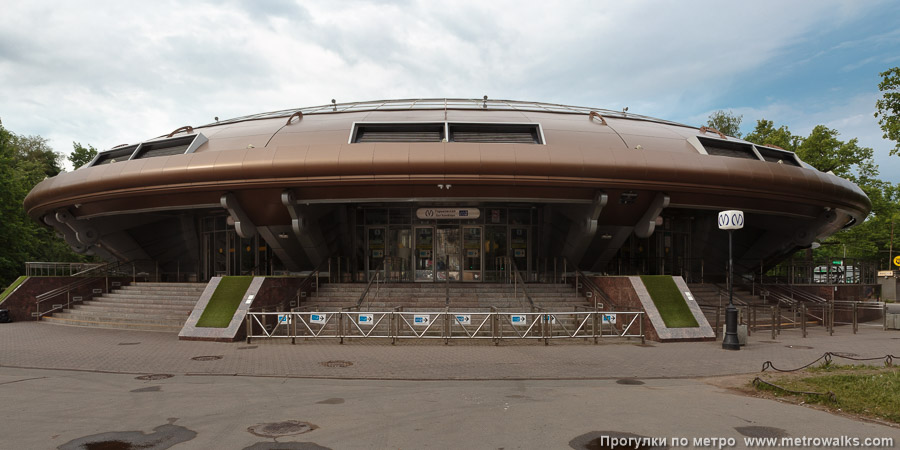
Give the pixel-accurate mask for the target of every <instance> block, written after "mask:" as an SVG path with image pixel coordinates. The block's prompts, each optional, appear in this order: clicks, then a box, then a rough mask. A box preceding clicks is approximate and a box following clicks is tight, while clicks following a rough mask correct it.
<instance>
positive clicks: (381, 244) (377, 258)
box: [366, 227, 387, 279]
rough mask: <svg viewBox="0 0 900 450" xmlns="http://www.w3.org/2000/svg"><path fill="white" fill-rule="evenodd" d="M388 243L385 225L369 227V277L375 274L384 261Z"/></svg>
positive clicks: (367, 248) (367, 263) (367, 264)
mask: <svg viewBox="0 0 900 450" xmlns="http://www.w3.org/2000/svg"><path fill="white" fill-rule="evenodd" d="M386 243H387V242H386V233H385V230H384V227H369V229H368V231H367V245H366V250H367V255H366V266H367V267H366V270H367V272H368V274H369V279H371V278H372V277H373V276H375V271H377V270H378V266H380V265H381V262H382V261H384V249H385V244H386Z"/></svg>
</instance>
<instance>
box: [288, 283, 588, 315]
mask: <svg viewBox="0 0 900 450" xmlns="http://www.w3.org/2000/svg"><path fill="white" fill-rule="evenodd" d="M365 288H366V286H365V285H364V284H359V283H330V284H323V285H321V286H320V287H319V292H318V294H317V295H315V294H314V296H312V297H309V298H306V299H305V301H302V302H301V303H300V307H301V308H302V309H303V310H314V309H318V310H320V311H323V312H324V311H338V310H341V309H343V308H349V307H355V306H356V304H357V301H358V300H359V297H360V295H362V293H363V291H365ZM447 289H448V286H447V285H445V284H443V283H385V284H381V285H378V286H377V287H376V286H375V285H372V287H371V288H370V289H369V293H368V295H367V296H366V299H365V301H363V303H362V304H361V305H360V307H361V308H362V309H365V310H371V311H388V310H392V309H394V308H396V307H401V308H402V309H403V310H404V311H419V310H421V311H424V310H430V311H437V310H443V309H444V308H447V307H449V308H450V311H482V312H486V311H490V309H491V308H492V307H493V308H498V309H501V310H518V311H525V310H529V311H530V309H531V305H530V303H528V300H527V299H526V298H525V297H524V295H523V294H522V287H521V286H519V287H518V295H516V292H515V291H514V287H513V285H512V284H503V283H451V284H450V285H449V303H448V301H447V299H448V292H447ZM527 289H528V294H529V295H530V296H531V298H532V300H534V304H535V306H538V307H541V308H544V309H545V310H548V311H571V310H573V309H574V308H575V306H588V304H589V302H588V300H587V298H585V297H584V295H581V294H579V293H576V292H575V289H574V288H573V287H572V286H570V285H568V284H528V285H527Z"/></svg>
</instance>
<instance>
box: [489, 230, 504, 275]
mask: <svg viewBox="0 0 900 450" xmlns="http://www.w3.org/2000/svg"><path fill="white" fill-rule="evenodd" d="M506 239H507V228H506V225H503V226H491V225H486V226H485V227H484V278H485V280H487V281H494V282H496V281H501V280H503V279H504V276H505V275H504V274H505V273H506V272H505V271H506V266H505V265H504V263H503V257H505V256H507V247H506V244H507V242H506Z"/></svg>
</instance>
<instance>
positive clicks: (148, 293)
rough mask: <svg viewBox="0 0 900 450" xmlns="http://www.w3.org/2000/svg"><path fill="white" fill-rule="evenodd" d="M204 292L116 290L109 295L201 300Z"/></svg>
mask: <svg viewBox="0 0 900 450" xmlns="http://www.w3.org/2000/svg"><path fill="white" fill-rule="evenodd" d="M201 294H203V293H202V292H196V293H195V292H184V291H142V290H115V291H112V292H109V293H108V294H107V295H112V296H114V297H125V296H127V297H184V298H199V297H200V295H201Z"/></svg>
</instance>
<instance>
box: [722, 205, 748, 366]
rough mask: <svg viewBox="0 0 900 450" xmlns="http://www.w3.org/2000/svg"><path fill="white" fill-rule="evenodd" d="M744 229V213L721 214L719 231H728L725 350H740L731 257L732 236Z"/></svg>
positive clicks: (723, 341) (726, 212)
mask: <svg viewBox="0 0 900 450" xmlns="http://www.w3.org/2000/svg"><path fill="white" fill-rule="evenodd" d="M741 228H744V212H743V211H735V210H731V211H722V212H720V213H719V229H721V230H727V231H728V306H727V307H725V337H724V338H722V348H723V349H725V350H740V349H741V344H740V342H739V341H738V336H737V327H738V323H737V320H738V311H737V308H735V307H734V260H733V258H732V256H731V249H732V243H731V234H732V232H733V231H734V230H740V229H741Z"/></svg>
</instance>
